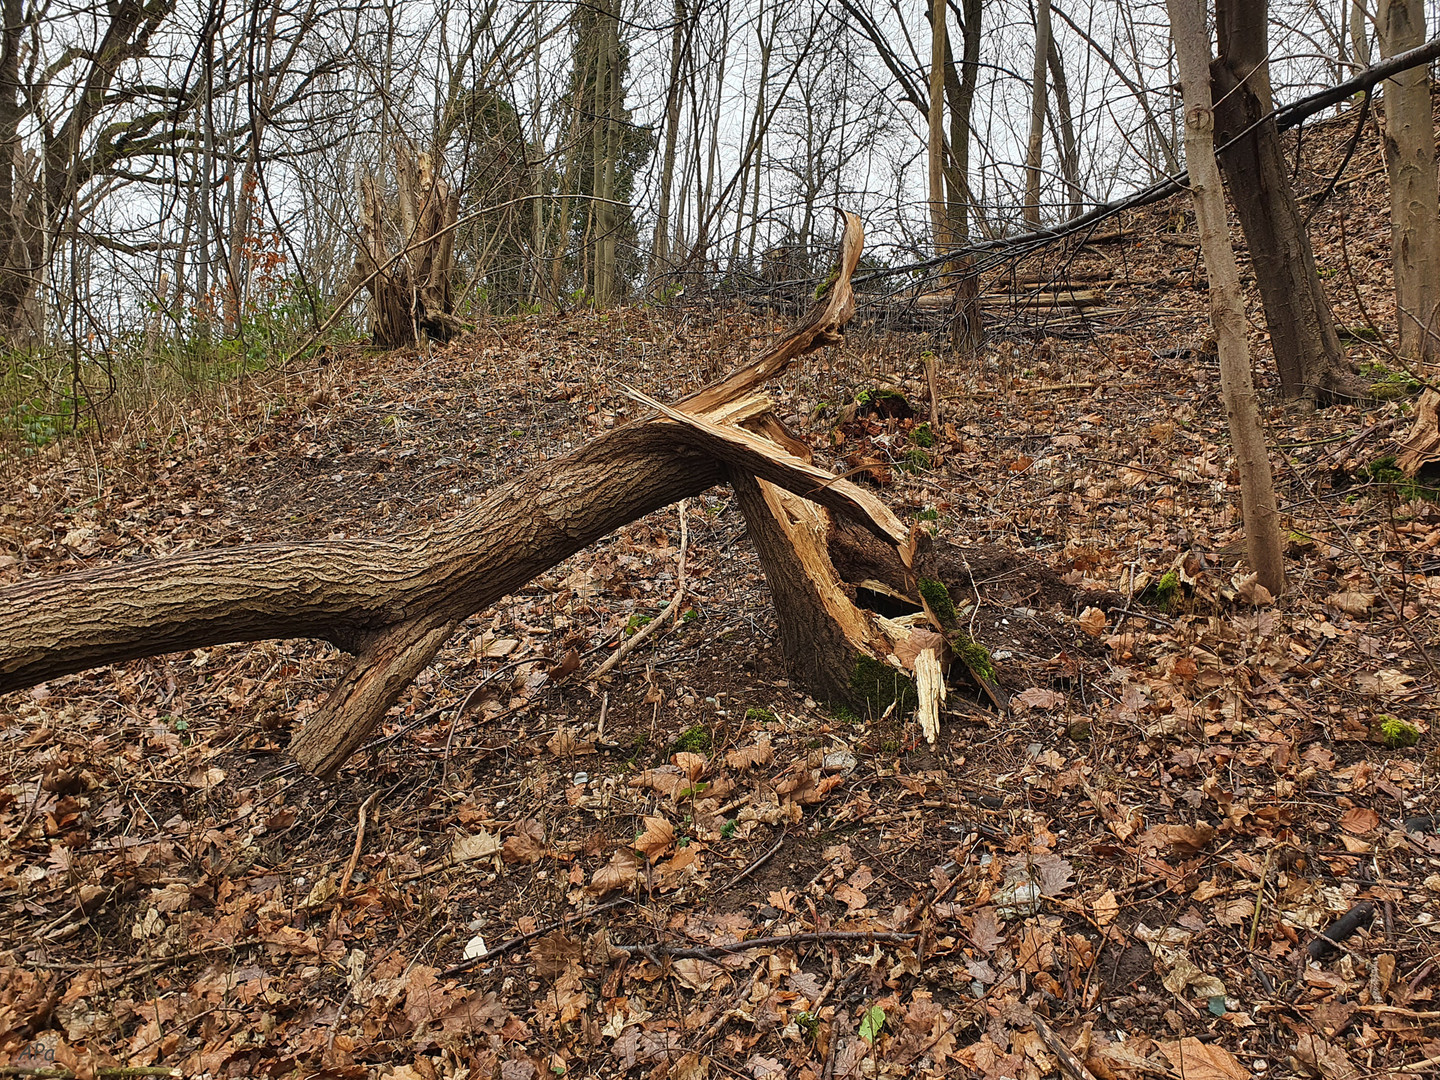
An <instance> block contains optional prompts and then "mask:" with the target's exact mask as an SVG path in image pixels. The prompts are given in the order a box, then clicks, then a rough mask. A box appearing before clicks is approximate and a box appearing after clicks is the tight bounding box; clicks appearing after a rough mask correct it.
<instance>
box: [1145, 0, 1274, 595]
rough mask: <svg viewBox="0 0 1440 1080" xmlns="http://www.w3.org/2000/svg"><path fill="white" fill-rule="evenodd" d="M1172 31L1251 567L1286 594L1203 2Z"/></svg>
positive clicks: (1181, 8)
mask: <svg viewBox="0 0 1440 1080" xmlns="http://www.w3.org/2000/svg"><path fill="white" fill-rule="evenodd" d="M1168 6H1169V9H1170V29H1171V33H1172V34H1173V36H1174V38H1175V54H1176V59H1177V61H1178V65H1179V69H1180V88H1181V92H1182V94H1183V95H1184V100H1185V162H1186V165H1187V166H1188V168H1189V171H1190V194H1191V198H1192V200H1193V201H1194V204H1195V219H1196V222H1197V224H1198V226H1199V231H1200V245H1201V249H1202V251H1203V254H1204V258H1205V270H1206V273H1207V274H1209V277H1210V319H1211V322H1212V323H1213V325H1214V327H1215V341H1216V344H1217V346H1218V348H1219V352H1220V389H1221V393H1222V394H1223V395H1224V398H1225V412H1226V414H1227V415H1228V417H1229V420H1230V438H1231V440H1232V441H1233V442H1234V443H1235V457H1236V460H1237V462H1238V463H1239V467H1240V505H1241V514H1242V517H1243V519H1244V523H1245V550H1246V554H1247V556H1248V558H1249V561H1250V568H1251V569H1252V570H1253V571H1254V572H1255V573H1256V574H1257V575H1258V580H1259V582H1260V584H1261V585H1263V586H1264V587H1265V588H1266V589H1268V590H1269V591H1270V593H1271V594H1272V595H1274V596H1279V595H1280V594H1281V593H1282V592H1284V590H1285V565H1284V561H1283V556H1282V552H1281V547H1280V515H1279V512H1278V510H1277V508H1276V500H1275V484H1274V481H1273V480H1272V478H1271V474H1270V458H1269V455H1268V453H1267V452H1266V447H1265V431H1264V428H1263V427H1262V426H1261V423H1260V406H1259V403H1258V402H1257V401H1256V397H1255V382H1254V376H1253V375H1252V373H1251V370H1250V347H1249V345H1248V344H1247V343H1246V338H1245V307H1244V299H1243V297H1242V294H1241V292H1240V272H1239V270H1238V268H1237V267H1236V265H1235V249H1234V248H1233V247H1232V246H1231V244H1230V225H1229V221H1228V220H1227V217H1228V215H1227V211H1226V209H1225V190H1224V188H1223V186H1222V185H1221V183H1220V169H1219V167H1218V166H1217V165H1216V163H1215V137H1214V111H1213V108H1212V106H1211V99H1210V73H1209V67H1210V35H1209V33H1208V31H1207V30H1206V28H1205V3H1204V0H1168Z"/></svg>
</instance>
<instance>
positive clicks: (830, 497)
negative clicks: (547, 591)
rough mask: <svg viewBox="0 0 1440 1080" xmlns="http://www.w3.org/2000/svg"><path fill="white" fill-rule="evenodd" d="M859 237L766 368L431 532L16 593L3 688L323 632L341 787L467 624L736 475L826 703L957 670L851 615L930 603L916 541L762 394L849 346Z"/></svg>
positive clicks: (802, 673)
mask: <svg viewBox="0 0 1440 1080" xmlns="http://www.w3.org/2000/svg"><path fill="white" fill-rule="evenodd" d="M862 242H863V233H862V230H861V228H860V223H859V220H858V219H857V218H855V217H854V216H853V215H847V223H846V231H845V243H844V245H843V249H842V265H841V272H840V275H839V276H838V278H837V280H836V282H835V285H834V286H833V287H832V289H831V291H830V293H829V295H828V297H827V301H826V302H825V303H824V304H823V305H821V306H818V307H817V308H816V309H815V310H814V311H813V312H812V313H811V314H810V316H809V317H808V318H807V319H806V320H804V322H802V323H801V325H800V326H799V327H797V328H796V329H795V330H794V331H792V332H791V333H790V334H789V335H788V336H787V337H785V338H784V339H783V340H781V341H780V342H779V343H778V344H777V345H776V346H775V347H773V348H772V349H771V350H770V351H769V352H768V353H766V354H765V355H764V356H762V357H761V358H760V359H759V360H757V361H756V362H754V363H752V364H750V365H749V366H747V367H745V368H742V369H741V370H739V371H737V372H735V373H733V374H731V375H730V376H728V377H726V378H725V379H722V380H720V381H719V382H717V383H715V384H713V385H711V386H709V387H706V388H705V389H703V390H701V391H699V392H697V393H695V394H692V395H691V396H690V397H688V398H686V399H684V400H682V401H681V402H679V403H677V405H676V406H674V407H671V406H664V405H661V404H660V403H658V402H649V401H648V399H644V400H646V401H647V402H648V403H649V404H651V405H652V406H654V407H655V409H656V412H657V413H658V415H656V416H652V417H650V418H649V419H646V420H643V421H638V422H636V423H633V424H630V425H628V426H626V427H623V428H620V429H618V430H616V431H614V432H611V433H609V434H607V435H605V436H603V437H602V438H599V439H596V440H594V441H593V442H591V443H589V444H587V445H585V446H583V447H581V448H580V449H579V450H577V451H576V452H575V453H573V454H570V455H569V456H567V457H565V458H561V459H558V460H556V461H554V462H551V463H548V464H547V465H545V466H543V467H541V468H539V469H537V470H536V471H534V472H532V473H531V474H529V475H528V476H525V477H522V478H520V479H518V480H515V481H512V482H511V483H509V484H505V485H503V486H501V487H500V488H498V489H496V490H495V491H494V492H492V493H491V494H490V495H489V496H487V497H486V498H485V499H484V500H483V501H482V502H481V503H480V504H479V505H478V506H476V507H474V508H473V509H471V510H470V511H468V512H467V513H465V514H463V515H461V516H459V517H458V518H456V519H455V520H454V521H452V522H450V523H449V524H447V525H446V526H444V527H443V528H440V529H437V530H435V531H433V532H431V533H426V534H425V535H423V536H412V537H406V538H399V539H396V540H390V541H382V540H340V541H313V542H298V543H277V544H262V545H252V546H247V547H233V548H225V549H220V550H214V551H205V552H196V553H192V554H186V555H181V556H177V557H175V558H169V559H160V560H156V561H155V562H153V563H148V564H143V565H139V566H136V565H134V564H127V565H123V566H112V567H107V568H103V569H99V570H94V571H89V572H85V573H80V574H71V575H65V576H62V577H54V578H40V579H35V580H31V581H25V582H22V583H20V584H18V585H13V586H10V587H9V588H6V589H3V590H0V693H4V692H7V691H11V690H16V689H21V688H23V687H26V686H32V685H34V684H36V683H39V682H42V681H45V680H47V679H52V678H56V677H59V676H62V675H66V674H70V673H73V672H77V671H81V670H84V669H86V668H90V667H95V666H98V665H101V664H107V663H116V662H120V661H124V660H130V659H136V658H139V657H144V656H153V655H157V654H160V653H165V652H173V651H176V650H181V649H193V648H200V647H203V646H207V645H215V644H221V643H224V642H233V641H254V640H259V639H264V638H291V637H313V638H320V639H323V640H326V641H330V642H332V643H334V644H335V645H337V646H339V647H340V648H342V649H344V650H346V651H348V652H350V653H352V654H354V657H355V659H354V662H353V664H352V665H351V667H350V669H349V671H348V672H347V673H346V674H345V675H344V676H343V677H342V678H341V680H340V681H339V684H338V685H337V686H336V687H335V688H334V689H333V691H332V692H331V694H330V696H329V698H328V699H327V701H326V702H325V704H324V705H323V706H322V708H321V709H320V710H319V711H318V712H317V714H316V715H315V716H314V717H312V718H311V719H310V721H309V722H308V723H307V724H306V726H305V728H304V729H303V730H301V731H300V732H299V734H298V735H296V737H295V739H294V741H293V743H292V745H291V751H292V753H293V754H294V755H295V757H296V758H297V759H298V760H299V762H300V763H301V764H302V765H303V766H304V767H305V768H307V769H309V770H311V771H312V772H316V773H319V774H321V775H328V774H330V773H333V772H334V771H335V770H337V769H338V768H339V767H340V766H341V765H342V764H343V763H344V762H345V760H346V758H347V757H348V756H349V755H350V754H351V753H352V752H353V751H354V750H355V749H356V748H358V747H359V746H360V745H361V744H362V743H363V742H364V741H365V739H366V738H367V736H368V735H369V734H370V732H371V731H372V730H373V729H374V727H375V725H376V724H378V723H379V722H380V720H381V719H382V718H383V717H384V715H385V713H386V711H387V710H388V709H389V708H390V706H392V705H393V704H394V703H395V701H396V700H398V698H399V696H400V694H401V693H402V692H403V690H404V688H405V687H406V686H407V685H409V683H410V682H411V680H413V679H414V678H415V676H416V675H417V674H419V673H420V671H422V670H423V669H424V668H425V667H426V666H428V665H429V664H430V662H431V661H432V660H433V658H434V656H435V654H436V652H437V651H438V650H439V649H440V648H441V647H442V646H443V645H444V643H445V641H446V640H447V639H448V638H449V637H450V635H451V634H452V633H453V632H454V631H455V629H456V628H457V627H458V626H459V624H460V623H461V622H462V621H463V620H464V619H465V618H466V617H468V616H469V615H471V614H473V613H475V612H476V611H479V610H480V609H482V608H484V607H486V606H488V605H490V604H492V603H494V602H495V601H496V600H499V599H500V598H501V597H503V596H505V595H506V594H507V593H509V592H512V591H514V590H515V589H516V588H518V587H519V586H521V585H523V584H524V583H525V582H526V581H528V580H530V579H531V578H532V577H534V576H535V575H536V574H539V573H540V572H541V571H543V570H544V569H546V568H547V567H549V566H552V565H554V564H555V563H557V562H559V561H560V560H561V559H563V558H565V557H566V556H568V555H570V554H571V553H573V552H575V551H577V550H579V549H580V548H582V547H584V546H585V545H587V544H589V543H591V542H593V541H594V540H596V539H598V538H599V537H601V536H603V535H604V534H605V533H608V532H610V531H612V530H614V529H616V528H619V527H620V526H621V525H623V524H625V523H627V522H629V521H633V520H635V519H636V518H639V517H641V516H643V515H645V514H647V513H649V512H651V511H653V510H656V509H658V508H660V507H662V506H665V505H667V504H669V503H671V502H674V501H676V500H678V499H681V498H684V497H686V496H689V495H694V494H698V493H699V492H701V491H704V490H705V489H706V488H708V487H711V486H713V485H714V484H716V483H720V482H722V481H724V480H725V479H727V478H729V479H730V480H731V481H732V482H733V483H735V484H736V487H737V491H738V492H739V493H740V499H741V502H742V506H743V507H744V509H745V513H746V516H747V522H748V523H749V524H750V527H751V529H752V530H753V532H754V535H755V536H756V542H757V548H758V549H759V551H760V554H761V558H762V561H763V563H764V565H765V571H766V576H767V579H768V580H769V581H771V583H772V585H773V586H774V587H775V590H776V597H777V600H776V608H777V613H778V614H779V616H780V619H781V624H782V639H783V640H784V641H786V642H787V645H786V651H787V655H789V656H790V657H791V658H792V660H793V661H794V663H795V665H796V667H797V676H798V677H800V678H802V679H804V680H806V681H807V683H809V684H810V685H813V687H814V692H816V693H818V694H822V695H824V696H827V697H832V698H834V697H839V698H841V699H846V698H852V699H853V697H854V696H855V695H856V694H857V691H856V690H855V688H854V687H853V686H852V682H853V680H850V681H847V678H846V673H847V672H852V673H853V672H854V670H856V668H857V665H858V662H859V661H860V660H861V658H866V657H868V658H869V659H870V660H872V661H874V662H876V663H878V664H879V665H880V666H881V668H882V669H883V670H886V671H892V670H893V671H894V672H895V673H896V675H897V677H900V676H903V674H904V672H905V671H906V670H907V669H909V670H913V666H914V664H915V662H916V659H915V658H916V657H917V656H919V655H921V654H928V656H929V659H930V660H932V661H934V660H937V659H939V658H941V657H944V658H945V659H948V658H949V657H948V653H947V652H946V649H945V642H944V639H943V638H942V637H940V636H939V635H936V634H933V633H932V632H931V631H930V630H928V629H926V628H924V627H923V626H920V625H918V621H917V620H916V619H913V618H912V619H911V620H910V622H908V623H907V622H905V621H903V620H901V621H892V620H887V619H884V618H882V617H881V616H879V615H877V614H875V613H873V612H869V611H867V610H865V609H863V608H860V607H858V606H857V605H856V604H855V603H854V602H853V600H852V596H853V591H854V590H853V588H851V587H850V586H848V585H846V584H845V581H848V580H861V579H864V578H866V577H873V578H877V579H879V580H886V581H890V582H892V583H898V588H900V589H902V590H904V591H905V593H906V594H907V595H909V596H910V597H911V598H912V601H913V603H914V604H915V606H916V608H917V610H918V609H919V608H920V607H921V605H920V601H919V598H918V591H917V590H918V582H917V581H916V580H915V575H914V573H913V571H912V569H911V567H912V565H913V561H914V550H913V544H912V538H911V536H910V534H909V533H908V532H907V531H906V529H905V528H904V526H903V525H901V523H900V522H899V521H898V520H897V519H896V518H895V516H894V515H893V514H892V513H890V511H889V510H888V509H886V508H885V506H884V504H883V503H881V502H880V501H879V500H878V499H876V498H875V497H874V496H873V495H871V494H869V493H868V492H867V491H865V490H863V489H861V488H857V487H856V486H855V485H853V484H851V483H849V482H848V481H845V480H843V479H839V478H837V477H835V476H833V475H831V474H830V473H828V472H826V471H825V470H823V469H819V468H817V467H815V466H814V465H813V464H812V463H810V461H809V460H808V455H807V454H806V453H805V452H804V447H803V445H801V444H800V443H799V442H798V441H796V440H794V439H793V438H792V437H790V436H789V435H788V434H787V433H786V432H785V430H784V428H783V427H782V426H781V425H780V424H779V421H778V420H776V419H775V418H774V417H773V416H771V415H770V411H769V410H770V402H769V401H768V399H766V398H764V397H762V396H758V395H756V394H755V393H754V391H755V390H756V388H758V387H759V386H761V385H762V384H763V383H764V382H766V381H767V380H769V379H770V378H772V377H774V376H775V375H777V374H779V373H780V372H782V371H783V370H784V369H785V367H786V366H787V365H788V364H789V363H790V361H792V360H793V359H795V358H796V357H798V356H801V355H803V354H805V353H808V352H811V351H814V350H815V349H818V348H821V347H822V346H825V345H835V344H839V343H840V342H841V341H843V338H842V337H841V328H842V327H843V326H844V325H845V323H846V322H847V321H848V320H849V319H850V317H851V316H852V315H853V313H854V309H855V304H854V294H853V292H852V291H851V287H850V275H851V274H852V273H853V272H854V269H855V266H856V264H857V263H858V261H859V257H860V249H861V246H862ZM638 396H640V395H637V397H638ZM757 493H758V494H757ZM762 503H763V504H764V506H763V507H762ZM847 522H848V523H851V524H850V525H849V534H854V533H856V532H857V531H858V532H859V533H861V534H862V535H863V534H866V531H867V530H868V535H870V536H872V537H874V539H872V540H871V541H870V544H871V545H872V547H873V548H874V550H875V551H876V552H878V554H876V555H875V556H873V557H867V558H866V559H861V560H858V564H857V565H855V566H847V576H846V577H845V578H844V579H842V576H841V574H840V573H839V572H838V571H837V570H836V569H835V565H834V562H833V560H832V556H831V553H830V552H831V547H832V541H837V539H838V538H839V537H840V536H841V534H842V532H843V531H844V527H845V525H846V523H847ZM847 535H848V534H847ZM855 546H856V545H855V544H854V543H851V544H850V548H852V549H853V548H854V547H855ZM850 561H851V563H856V562H857V561H856V560H854V559H852V560H850ZM896 587H897V585H895V584H892V585H891V588H896ZM937 639H938V640H937ZM902 657H906V658H908V659H901V658H902ZM861 696H864V694H863V693H861Z"/></svg>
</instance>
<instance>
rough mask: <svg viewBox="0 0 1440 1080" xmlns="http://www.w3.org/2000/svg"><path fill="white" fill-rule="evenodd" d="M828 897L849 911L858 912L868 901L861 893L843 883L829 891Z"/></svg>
mask: <svg viewBox="0 0 1440 1080" xmlns="http://www.w3.org/2000/svg"><path fill="white" fill-rule="evenodd" d="M830 895H831V896H833V897H834V898H835V899H836V900H839V901H840V902H841V903H842V904H844V905H845V906H846V907H847V908H849V909H850V910H851V911H859V910H860V909H861V908H863V907H864V906H865V905H866V904H868V903H869V902H870V901H869V899H868V898H867V897H866V896H865V894H864V893H863V892H861V891H860V890H859V889H857V888H855V887H854V886H853V885H847V884H845V883H844V882H843V881H842V882H841V883H840V884H839V885H836V886H835V887H834V888H833V889H831V890H830Z"/></svg>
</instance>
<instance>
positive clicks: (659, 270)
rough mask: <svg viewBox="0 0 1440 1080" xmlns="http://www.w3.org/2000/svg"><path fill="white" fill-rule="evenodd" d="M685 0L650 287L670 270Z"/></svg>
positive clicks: (680, 0)
mask: <svg viewBox="0 0 1440 1080" xmlns="http://www.w3.org/2000/svg"><path fill="white" fill-rule="evenodd" d="M689 34H690V22H689V20H688V19H687V17H686V7H685V0H675V29H674V30H673V31H671V34H670V81H669V83H668V85H667V86H666V88H665V152H664V156H663V157H662V159H661V164H660V195H659V201H658V204H657V206H656V209H655V238H654V240H653V241H652V242H651V244H650V288H651V291H652V292H654V291H655V290H656V288H657V286H658V283H659V280H660V276H661V275H662V274H664V273H665V272H666V271H667V270H669V269H670V189H671V188H672V187H673V186H674V184H675V144H676V142H677V140H678V139H679V136H680V97H681V85H680V67H681V63H682V57H683V55H684V51H685V44H686V42H687V41H688V39H689Z"/></svg>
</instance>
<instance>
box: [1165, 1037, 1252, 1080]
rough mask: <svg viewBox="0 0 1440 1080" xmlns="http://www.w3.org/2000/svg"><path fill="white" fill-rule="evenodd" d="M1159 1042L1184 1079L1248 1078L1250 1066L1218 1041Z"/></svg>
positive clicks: (1220, 1079)
mask: <svg viewBox="0 0 1440 1080" xmlns="http://www.w3.org/2000/svg"><path fill="white" fill-rule="evenodd" d="M1159 1046H1160V1050H1161V1052H1162V1053H1163V1054H1164V1055H1165V1056H1166V1057H1167V1058H1169V1059H1170V1064H1171V1065H1173V1066H1174V1067H1175V1070H1176V1072H1178V1073H1180V1074H1181V1075H1182V1076H1184V1077H1185V1080H1250V1070H1249V1069H1247V1068H1246V1067H1245V1066H1244V1065H1242V1064H1240V1062H1239V1061H1237V1060H1236V1059H1235V1055H1234V1054H1232V1053H1230V1051H1229V1050H1226V1049H1225V1048H1224V1047H1223V1046H1220V1045H1219V1044H1218V1043H1202V1042H1201V1041H1200V1040H1199V1039H1196V1038H1188V1039H1181V1040H1180V1041H1179V1042H1172V1043H1160V1044H1159Z"/></svg>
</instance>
